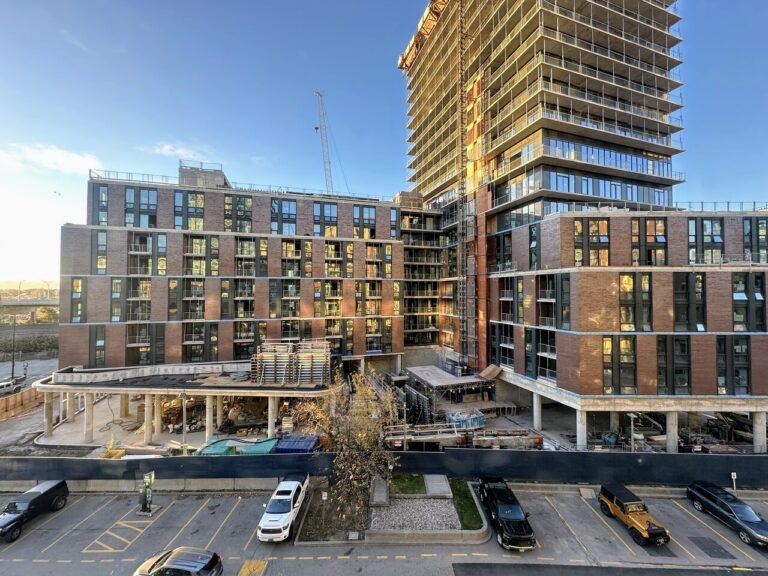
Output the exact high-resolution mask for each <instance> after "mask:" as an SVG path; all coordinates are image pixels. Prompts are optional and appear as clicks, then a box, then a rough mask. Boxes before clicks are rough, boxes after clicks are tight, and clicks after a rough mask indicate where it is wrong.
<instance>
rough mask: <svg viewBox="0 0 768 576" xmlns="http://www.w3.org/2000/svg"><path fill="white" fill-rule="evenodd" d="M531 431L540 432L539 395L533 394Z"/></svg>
mask: <svg viewBox="0 0 768 576" xmlns="http://www.w3.org/2000/svg"><path fill="white" fill-rule="evenodd" d="M533 429H534V430H536V432H541V394H536V392H534V393H533Z"/></svg>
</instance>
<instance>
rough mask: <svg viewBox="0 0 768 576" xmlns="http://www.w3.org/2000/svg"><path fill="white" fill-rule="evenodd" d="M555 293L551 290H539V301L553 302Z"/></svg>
mask: <svg viewBox="0 0 768 576" xmlns="http://www.w3.org/2000/svg"><path fill="white" fill-rule="evenodd" d="M554 299H555V291H554V290H552V289H544V290H539V300H554Z"/></svg>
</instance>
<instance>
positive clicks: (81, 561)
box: [80, 560, 96, 564]
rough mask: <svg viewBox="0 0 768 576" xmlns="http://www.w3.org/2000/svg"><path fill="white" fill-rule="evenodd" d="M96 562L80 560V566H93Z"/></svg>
mask: <svg viewBox="0 0 768 576" xmlns="http://www.w3.org/2000/svg"><path fill="white" fill-rule="evenodd" d="M95 563H96V560H80V564H95Z"/></svg>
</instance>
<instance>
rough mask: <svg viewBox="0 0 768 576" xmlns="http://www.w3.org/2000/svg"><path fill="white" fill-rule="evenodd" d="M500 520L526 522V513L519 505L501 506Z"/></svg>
mask: <svg viewBox="0 0 768 576" xmlns="http://www.w3.org/2000/svg"><path fill="white" fill-rule="evenodd" d="M499 518H501V519H502V520H525V512H523V509H522V508H521V507H520V505H519V504H499Z"/></svg>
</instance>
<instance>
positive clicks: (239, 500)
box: [206, 496, 243, 548]
mask: <svg viewBox="0 0 768 576" xmlns="http://www.w3.org/2000/svg"><path fill="white" fill-rule="evenodd" d="M242 501H243V500H242V498H240V496H238V497H237V501H236V502H235V505H234V506H232V510H230V511H229V514H227V516H226V517H225V518H224V521H223V522H222V523H221V524H219V527H218V528H216V532H214V533H213V536H211V539H210V540H208V545H207V546H206V548H210V547H211V544H213V541H214V540H216V536H218V535H219V532H221V529H222V528H223V527H224V524H226V523H227V520H229V517H230V516H232V513H233V512H234V511H235V508H237V507H238V506H239V505H240V502H242Z"/></svg>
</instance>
